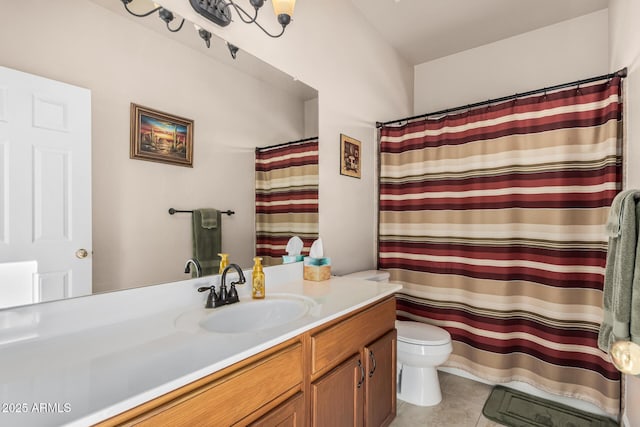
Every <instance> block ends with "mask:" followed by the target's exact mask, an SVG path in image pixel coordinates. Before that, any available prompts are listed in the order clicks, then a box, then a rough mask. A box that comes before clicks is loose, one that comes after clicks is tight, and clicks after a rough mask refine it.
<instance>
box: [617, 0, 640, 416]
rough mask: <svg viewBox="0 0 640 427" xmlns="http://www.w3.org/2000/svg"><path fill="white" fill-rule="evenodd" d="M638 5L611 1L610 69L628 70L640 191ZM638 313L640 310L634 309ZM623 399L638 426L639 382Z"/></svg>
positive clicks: (628, 112) (631, 179)
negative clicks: (639, 165) (639, 166)
mask: <svg viewBox="0 0 640 427" xmlns="http://www.w3.org/2000/svg"><path fill="white" fill-rule="evenodd" d="M639 22H640V2H638V1H637V0H610V2H609V28H610V32H609V45H610V47H609V50H610V69H611V70H618V69H620V68H622V67H627V69H628V77H627V78H626V79H625V86H624V92H625V104H624V115H625V117H624V122H625V153H624V154H625V159H626V160H625V162H624V164H625V171H624V176H625V183H624V186H625V188H627V189H631V188H640V168H638V167H637V164H638V163H639V162H640V117H639V116H638V115H639V111H640V26H639V25H638V23H639ZM636 309H640V307H636ZM625 380H626V399H625V402H624V406H625V411H624V414H623V421H624V424H623V425H626V426H627V427H633V426H638V425H640V405H638V402H640V378H638V377H634V376H629V375H627V376H625Z"/></svg>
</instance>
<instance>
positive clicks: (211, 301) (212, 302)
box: [198, 285, 218, 308]
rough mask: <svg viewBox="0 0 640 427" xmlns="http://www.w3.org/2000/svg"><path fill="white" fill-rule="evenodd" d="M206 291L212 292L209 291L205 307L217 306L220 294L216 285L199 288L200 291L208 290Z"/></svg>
mask: <svg viewBox="0 0 640 427" xmlns="http://www.w3.org/2000/svg"><path fill="white" fill-rule="evenodd" d="M206 291H210V292H209V296H207V303H206V304H205V306H204V308H213V307H217V306H216V303H217V301H218V294H216V287H215V285H211V286H203V287H201V288H198V292H206Z"/></svg>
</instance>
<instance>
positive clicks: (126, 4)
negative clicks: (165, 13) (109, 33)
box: [121, 0, 162, 18]
mask: <svg viewBox="0 0 640 427" xmlns="http://www.w3.org/2000/svg"><path fill="white" fill-rule="evenodd" d="M121 1H122V4H123V5H124V8H125V9H127V12H129V13H130V14H132V15H133V16H137V17H138V18H145V17H147V16H149V15H151V14H152V13H155V12H157V11H159V10H160V9H162V6H158V7H156V8H155V9H151V10H150V11H149V12H145V13H135V12H133V11H132V10H131V9H129V3H131V2H132V1H133V0H121Z"/></svg>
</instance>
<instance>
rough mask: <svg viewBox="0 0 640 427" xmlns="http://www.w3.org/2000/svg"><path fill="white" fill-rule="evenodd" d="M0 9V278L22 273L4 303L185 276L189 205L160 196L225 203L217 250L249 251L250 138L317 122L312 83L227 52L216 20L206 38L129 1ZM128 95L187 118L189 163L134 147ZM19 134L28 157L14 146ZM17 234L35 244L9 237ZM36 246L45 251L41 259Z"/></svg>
mask: <svg viewBox="0 0 640 427" xmlns="http://www.w3.org/2000/svg"><path fill="white" fill-rule="evenodd" d="M129 6H130V8H131V9H132V10H135V8H140V9H141V10H151V9H152V8H153V3H151V2H148V1H146V0H134V1H133V2H132V3H131V4H130V5H129ZM35 11H37V12H35ZM3 14H4V16H5V23H4V24H3V25H2V26H1V27H0V37H1V38H2V39H3V40H11V41H12V42H11V43H2V44H1V45H0V57H2V58H3V63H2V65H3V67H6V68H5V69H4V70H3V73H4V74H2V77H3V81H1V82H0V146H1V147H0V168H2V173H0V177H2V178H0V179H2V185H0V189H2V190H0V215H1V218H0V224H2V227H1V228H2V229H1V230H0V266H9V267H10V268H6V269H0V270H2V271H0V273H2V275H3V277H2V278H1V279H0V290H1V289H2V288H5V289H6V287H7V286H8V284H10V283H18V278H21V279H23V280H24V281H26V282H27V283H30V284H31V285H32V287H31V289H30V290H29V291H26V294H27V295H28V296H27V297H25V296H24V295H23V296H21V297H20V301H19V302H18V301H16V302H10V301H9V300H8V299H7V298H4V297H3V298H4V299H3V301H4V303H2V302H0V308H1V307H6V306H10V305H14V304H24V303H25V302H24V298H31V299H32V301H34V302H37V301H47V300H52V299H58V298H63V297H68V296H77V295H81V294H86V293H90V292H102V291H112V290H118V289H125V288H130V287H134V286H142V285H149V284H157V283H164V282H169V281H175V280H183V279H187V278H189V277H190V274H186V273H185V272H184V270H185V262H186V260H187V259H189V258H191V257H192V256H193V242H192V227H191V225H192V218H191V214H189V213H176V214H175V215H170V214H169V213H168V210H169V208H175V209H177V210H194V209H201V208H211V209H217V210H221V211H226V210H231V211H233V212H234V214H233V215H224V214H223V215H222V216H221V219H220V226H221V229H222V233H221V234H222V237H221V239H222V241H221V250H222V251H223V252H225V253H229V254H230V255H229V261H230V262H232V263H236V264H239V265H241V266H243V267H247V268H248V267H250V266H251V265H252V257H253V256H254V253H255V249H254V248H255V243H256V237H255V228H254V224H255V206H254V198H255V193H254V187H255V173H254V166H255V154H254V150H255V147H260V146H268V145H273V144H280V143H284V142H287V141H292V140H298V139H301V138H306V137H310V136H316V135H317V132H318V130H317V92H316V91H315V90H314V89H312V88H310V87H308V86H306V85H304V84H303V83H301V82H298V81H294V79H292V78H291V77H290V76H288V75H286V74H284V73H282V72H279V71H278V70H275V69H274V68H272V67H270V66H269V65H267V64H264V63H262V62H261V61H259V60H257V59H256V58H254V57H251V56H250V55H248V54H247V53H246V52H243V51H242V50H240V51H239V52H237V55H236V56H237V58H236V59H235V60H234V59H233V58H232V57H231V55H230V52H229V48H228V47H227V45H226V44H225V42H224V41H223V40H220V39H219V38H217V37H215V36H212V37H211V40H210V43H209V44H210V47H209V48H208V47H207V45H206V43H205V40H204V39H203V38H201V36H200V34H199V31H198V30H197V29H196V28H194V26H193V25H192V24H190V23H188V22H186V23H185V24H184V26H183V28H182V29H181V30H180V31H179V32H176V33H173V32H169V31H167V26H166V24H165V22H163V21H162V20H161V19H159V18H158V16H156V14H153V15H150V16H148V17H145V18H136V17H133V16H131V15H129V14H128V13H127V12H126V11H125V10H124V8H123V6H122V2H121V1H120V0H95V1H83V2H77V1H73V0H63V1H57V2H41V1H38V0H24V1H20V2H9V3H8V4H6V5H4V6H3ZM176 18H177V19H179V20H181V19H182V18H181V17H176ZM172 28H173V25H172ZM35 29H37V31H36V30H35ZM274 43H277V41H274ZM14 70H17V71H14ZM30 79H34V80H30ZM16 94H21V96H24V97H25V98H24V99H25V100H26V101H25V102H27V104H28V105H29V108H27V109H26V110H24V109H23V110H20V109H19V108H18V107H16V104H15V103H14V102H13V101H14V100H15V99H17V98H18V96H17V95H16ZM17 104H18V105H19V104H20V102H18V103H17ZM132 104H137V105H142V106H145V107H146V108H149V109H152V110H154V111H158V112H162V113H166V114H167V115H170V116H171V117H174V116H175V117H179V118H185V119H188V120H192V121H193V128H192V131H193V146H192V149H193V152H192V156H193V159H192V160H193V161H192V167H185V166H184V165H175V164H171V163H168V162H161V161H160V162H159V161H148V160H147V159H132V158H130V149H131V146H130V140H131V127H132V124H133V123H132V116H131V105H132ZM30 114H31V115H32V116H30ZM16 123H22V124H23V125H24V126H25V127H24V128H20V127H17V125H16ZM25 123H26V124H25ZM33 129H35V131H34V130H33ZM156 136H157V137H158V138H163V139H164V141H162V142H163V144H166V143H167V140H171V138H172V136H171V133H169V136H167V135H164V136H162V135H156ZM65 138H66V139H67V140H70V142H68V143H69V144H73V143H76V142H78V141H80V142H81V144H80V147H77V146H67V145H64V144H67V142H61V141H63V140H65ZM65 141H66V140H65ZM19 146H25V147H27V151H25V152H26V153H27V154H28V153H32V154H33V155H34V156H35V157H34V160H31V158H28V157H27V158H28V159H29V160H26V161H25V164H22V163H21V162H20V159H18V158H12V157H10V155H13V154H14V153H15V152H17V151H19V150H18V149H17V147H19ZM69 147H71V148H69ZM69 150H71V151H69ZM83 150H84V151H83ZM82 157H85V158H86V160H85V161H84V162H82V161H81V160H80V159H81V158H82ZM18 171H22V172H21V174H22V175H20V174H18V173H17V172H18ZM28 202H33V203H32V204H29V203H28ZM72 202H84V205H85V207H84V211H82V210H80V211H78V212H76V211H75V210H73V209H75V207H74V208H73V209H72V208H71V207H70V206H71V203H72ZM80 204H82V203H80ZM20 218H22V219H23V221H22V223H21V225H19V226H18V228H17V229H16V228H15V227H14V223H15V222H16V221H17V219H20ZM80 225H82V226H84V227H85V228H86V229H87V230H88V231H87V232H86V233H85V234H84V235H83V234H82V233H80V232H78V231H77V227H79V226H80ZM20 238H23V239H25V240H26V241H27V242H28V244H27V245H26V246H30V247H31V249H30V250H29V249H23V248H18V247H16V246H12V245H13V244H14V243H16V242H17V241H18V240H19V239H20ZM56 241H64V242H65V244H64V245H62V246H55V244H54V243H55V242H56ZM45 249H48V250H50V251H52V252H53V253H54V254H55V256H54V257H44V258H42V259H37V258H38V257H39V256H40V257H42V256H41V255H40V253H41V252H42V251H43V250H45ZM30 251H31V252H30ZM33 252H37V256H36V255H34V254H33ZM54 258H55V259H54ZM36 259H37V264H34V263H33V261H34V260H36ZM58 259H61V260H62V264H58ZM65 263H66V264H65ZM67 266H69V267H67ZM76 269H77V271H78V272H76ZM83 270H84V273H83V272H82V271H83ZM5 271H8V272H6V273H5ZM87 271H88V273H87ZM82 274H85V277H87V278H88V279H81V277H82ZM9 277H11V279H8V278H9ZM3 292H4V291H3ZM0 299H2V298H0Z"/></svg>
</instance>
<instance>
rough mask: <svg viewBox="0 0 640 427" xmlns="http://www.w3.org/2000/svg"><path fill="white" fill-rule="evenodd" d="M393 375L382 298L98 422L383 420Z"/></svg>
mask: <svg viewBox="0 0 640 427" xmlns="http://www.w3.org/2000/svg"><path fill="white" fill-rule="evenodd" d="M395 376H396V330H395V298H394V297H389V298H387V299H385V300H383V301H381V302H379V303H376V304H374V305H372V306H369V307H365V308H363V309H361V310H359V311H357V312H355V313H354V314H349V315H346V316H343V317H341V318H338V319H336V320H333V321H331V322H328V323H326V324H324V325H322V326H319V327H318V328H315V329H312V330H311V331H308V332H306V333H304V334H302V335H300V336H298V337H295V338H293V339H291V340H289V341H286V342H284V343H282V344H279V345H277V346H274V347H272V348H270V349H268V350H265V351H263V352H262V353H259V354H256V355H255V356H252V357H249V358H247V359H245V360H243V361H241V362H238V363H236V364H234V365H232V366H229V367H227V368H225V369H222V370H220V371H218V372H216V373H213V374H211V375H209V376H207V377H204V378H201V379H199V380H197V381H194V382H193V383H190V384H187V385H185V386H183V387H181V388H179V389H176V390H173V391H171V392H169V393H167V394H165V395H162V396H160V397H158V398H156V399H154V400H152V401H149V402H147V403H144V404H142V405H140V406H137V407H135V408H132V409H130V410H129V411H126V412H124V413H122V414H119V415H117V416H115V417H112V418H110V419H107V420H105V421H103V422H101V423H99V424H98V425H99V426H101V427H105V426H116V425H118V426H120V425H127V426H129V425H137V426H154V427H155V426H165V425H166V426H189V427H191V426H260V427H275V426H278V427H302V426H307V425H311V426H330V427H335V426H365V427H368V426H375V427H380V426H387V425H389V423H391V421H392V420H393V418H394V416H395V413H396V379H395Z"/></svg>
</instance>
